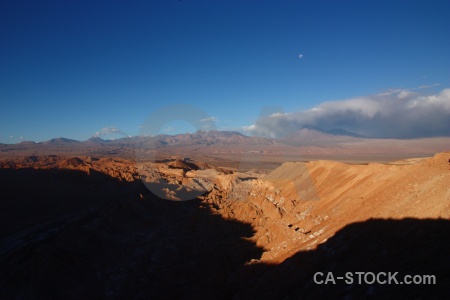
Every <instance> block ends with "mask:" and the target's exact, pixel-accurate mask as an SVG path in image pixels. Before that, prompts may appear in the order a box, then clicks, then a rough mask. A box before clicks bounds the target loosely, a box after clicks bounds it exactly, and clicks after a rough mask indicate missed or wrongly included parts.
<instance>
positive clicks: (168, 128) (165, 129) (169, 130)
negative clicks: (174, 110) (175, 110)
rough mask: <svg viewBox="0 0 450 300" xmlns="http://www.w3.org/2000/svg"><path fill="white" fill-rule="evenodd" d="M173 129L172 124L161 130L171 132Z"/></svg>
mask: <svg viewBox="0 0 450 300" xmlns="http://www.w3.org/2000/svg"><path fill="white" fill-rule="evenodd" d="M174 130H175V128H173V127H172V126H169V127H167V128H164V129H163V132H172V131H174Z"/></svg>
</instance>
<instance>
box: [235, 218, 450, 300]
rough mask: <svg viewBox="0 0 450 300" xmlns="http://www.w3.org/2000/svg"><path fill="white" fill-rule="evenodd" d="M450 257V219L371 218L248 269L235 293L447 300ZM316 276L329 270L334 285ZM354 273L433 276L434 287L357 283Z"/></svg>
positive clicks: (242, 296) (266, 296)
mask: <svg viewBox="0 0 450 300" xmlns="http://www.w3.org/2000/svg"><path fill="white" fill-rule="evenodd" d="M449 253H450V221H449V220H445V219H422V220H420V219H403V220H391V219H389V220H384V219H371V220H368V221H365V222H358V223H353V224H350V225H347V226H345V227H344V228H343V229H341V230H339V231H338V232H337V233H336V234H335V235H334V236H333V237H331V238H330V239H328V240H327V241H326V242H325V243H323V244H321V245H319V246H318V247H317V249H315V250H312V251H301V252H298V253H296V254H295V255H293V256H292V257H290V258H288V259H286V260H285V261H284V262H282V263H281V264H279V265H272V266H268V265H261V264H257V265H252V266H251V267H250V268H247V270H246V272H245V273H242V274H243V276H244V278H240V279H239V280H240V281H241V282H242V281H244V282H246V283H245V284H243V285H240V291H239V292H237V294H239V295H240V299H274V298H277V299H280V298H281V299H336V298H337V299H449V297H450V259H449ZM316 272H322V273H323V274H324V276H319V277H318V279H320V280H325V279H326V276H327V273H328V272H332V273H333V275H334V276H335V280H336V284H333V283H332V281H329V283H328V284H326V285H325V284H321V285H318V284H315V283H314V281H313V276H314V274H315V273H316ZM346 272H353V279H354V282H353V284H346V283H345V282H344V280H338V279H336V277H337V276H343V277H344V279H345V275H346ZM355 272H373V273H375V274H377V273H378V272H386V273H388V272H392V274H394V273H395V272H398V275H397V276H396V278H397V280H398V282H402V281H403V277H404V276H405V275H435V276H436V285H406V284H398V285H395V284H390V285H389V284H387V283H386V284H377V283H374V284H365V283H364V282H363V283H362V284H358V275H357V274H356V273H355ZM362 278H363V279H362V281H363V280H364V277H362ZM367 278H368V279H369V281H370V280H372V277H371V275H370V274H369V275H368V277H367ZM384 279H386V280H387V279H388V277H383V276H381V277H380V280H381V281H383V280H384ZM391 282H392V283H394V281H391Z"/></svg>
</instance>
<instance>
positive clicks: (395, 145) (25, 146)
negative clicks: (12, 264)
mask: <svg viewBox="0 0 450 300" xmlns="http://www.w3.org/2000/svg"><path fill="white" fill-rule="evenodd" d="M153 150H157V151H159V152H162V153H172V154H173V153H184V154H186V155H216V156H217V155H236V154H239V155H241V154H243V153H253V154H268V155H278V154H280V153H282V154H283V155H299V154H300V155H354V154H355V155H374V154H376V155H379V154H380V155H381V154H387V153H388V154H399V155H406V154H411V155H412V154H421V155H425V154H432V153H436V152H442V151H448V150H450V137H438V138H424V139H415V140H392V139H389V140H387V139H371V138H367V137H363V136H360V135H358V134H356V133H353V132H349V131H347V130H345V129H340V128H334V129H329V130H327V131H325V130H321V129H317V128H313V127H305V128H302V129H299V130H297V131H295V132H293V133H291V134H289V135H288V136H286V137H283V138H264V137H259V136H246V135H243V134H242V133H239V132H236V131H216V130H212V131H204V130H199V131H196V132H194V133H184V134H177V135H167V134H160V135H156V136H134V137H125V138H120V139H115V140H103V139H102V138H100V137H92V138H90V139H88V140H86V141H77V140H73V139H68V138H54V139H51V140H48V141H45V142H40V143H35V142H29V141H23V142H21V143H18V144H0V158H1V156H9V155H26V154H33V155H35V154H40V153H47V154H53V153H72V154H74V153H78V154H83V155H108V156H115V155H117V156H124V157H133V156H134V155H135V153H148V151H153Z"/></svg>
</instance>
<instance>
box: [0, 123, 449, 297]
mask: <svg viewBox="0 0 450 300" xmlns="http://www.w3.org/2000/svg"><path fill="white" fill-rule="evenodd" d="M448 145H450V139H449V138H446V137H443V138H430V139H416V140H374V139H364V138H359V137H352V136H348V135H337V134H330V133H325V132H320V131H315V130H312V129H302V130H300V131H299V132H297V133H296V135H295V136H294V137H291V138H289V139H284V140H283V139H278V140H277V139H267V138H261V137H248V136H244V135H242V134H239V133H234V132H218V131H211V132H208V131H198V132H196V133H192V134H182V135H176V136H169V135H160V136H155V137H133V138H124V139H119V140H114V141H113V140H111V141H105V140H102V139H100V138H92V139H90V140H87V141H84V142H79V141H74V140H69V139H63V138H59V139H53V140H50V141H47V142H43V143H33V142H22V143H19V144H10V145H0V150H1V152H0V155H1V161H0V173H1V177H0V178H1V180H2V186H3V188H2V197H1V199H2V200H1V202H0V213H1V218H0V222H1V226H0V233H1V234H0V240H1V243H0V245H1V246H0V278H1V280H0V298H2V299H38V298H64V299H80V298H84V299H103V298H112V299H123V298H126V299H131V298H132V299H160V298H177V299H192V298H197V299H199V298H201V299H206V298H209V299H280V298H281V299H299V298H318V297H320V298H321V297H332V298H336V297H337V298H345V299H361V298H385V297H387V298H400V297H408V298H417V299H418V298H425V297H426V298H428V297H432V298H433V297H434V298H437V297H445V296H449V289H448V286H449V285H450V276H449V273H448V270H450V261H449V260H448V253H449V252H450V243H449V242H448V241H449V240H450V189H449V186H450V152H448V150H449V148H448ZM446 150H447V151H446ZM316 272H322V273H323V274H327V273H328V272H333V273H334V274H337V275H338V276H339V275H340V276H344V274H345V273H346V272H375V273H376V272H399V274H400V275H399V278H401V276H404V275H407V274H411V275H427V274H428V275H435V276H436V278H437V282H436V284H434V285H401V284H398V285H382V284H376V283H375V284H366V283H357V282H353V283H352V284H346V283H344V282H337V283H336V284H327V285H320V284H317V283H315V282H314V274H315V273H316Z"/></svg>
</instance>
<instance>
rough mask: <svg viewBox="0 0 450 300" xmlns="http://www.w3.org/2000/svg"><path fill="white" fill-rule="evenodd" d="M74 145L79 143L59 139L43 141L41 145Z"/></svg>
mask: <svg viewBox="0 0 450 300" xmlns="http://www.w3.org/2000/svg"><path fill="white" fill-rule="evenodd" d="M75 143H79V141H77V140H72V139H67V138H62V137H61V138H54V139H51V140H48V141H45V142H43V143H42V144H51V145H69V144H75Z"/></svg>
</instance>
